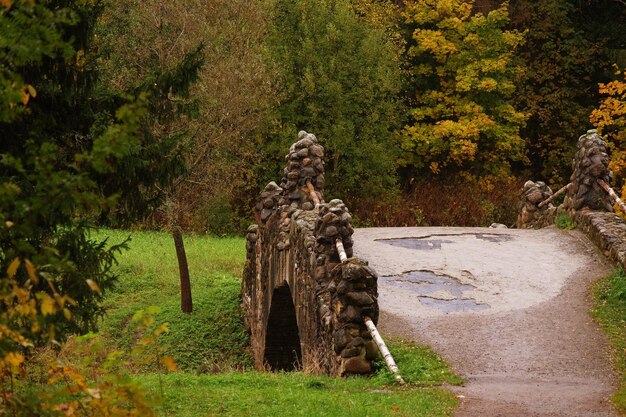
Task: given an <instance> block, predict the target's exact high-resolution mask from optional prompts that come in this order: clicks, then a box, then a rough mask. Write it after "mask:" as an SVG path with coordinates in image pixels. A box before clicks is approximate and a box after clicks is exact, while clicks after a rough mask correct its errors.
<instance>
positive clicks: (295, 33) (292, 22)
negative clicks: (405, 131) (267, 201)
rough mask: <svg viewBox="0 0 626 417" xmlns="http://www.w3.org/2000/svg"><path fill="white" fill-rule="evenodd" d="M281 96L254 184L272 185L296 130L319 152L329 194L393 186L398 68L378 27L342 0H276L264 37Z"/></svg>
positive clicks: (392, 48)
mask: <svg viewBox="0 0 626 417" xmlns="http://www.w3.org/2000/svg"><path fill="white" fill-rule="evenodd" d="M268 44H269V49H270V53H271V59H272V62H273V63H274V64H275V66H276V71H277V72H278V82H279V87H280V91H281V101H280V105H279V106H278V107H277V111H276V115H275V119H276V120H275V122H273V123H272V125H271V132H270V133H268V136H269V137H268V139H267V140H266V141H263V142H262V143H261V144H260V148H261V150H262V152H263V154H264V160H263V161H262V163H263V164H266V165H267V166H265V167H264V166H259V168H260V169H261V170H262V171H263V172H262V173H261V175H262V176H261V179H262V180H270V179H272V180H276V179H277V178H276V177H277V176H278V175H280V172H281V170H282V165H283V164H282V161H283V159H282V156H283V155H284V154H285V153H286V152H287V150H288V149H289V145H290V144H291V143H293V142H294V141H295V140H296V138H297V132H298V131H299V130H306V131H308V132H313V133H315V135H316V136H317V137H318V139H319V140H320V142H321V144H322V145H323V146H324V148H325V161H326V172H327V181H326V184H327V187H326V188H327V190H328V193H327V194H329V195H331V196H346V195H353V196H362V195H368V194H370V193H374V192H377V193H378V192H386V191H389V190H390V189H393V188H394V186H395V182H396V181H395V158H396V149H397V146H396V142H395V139H394V134H393V131H394V129H395V128H396V127H397V125H398V124H397V122H398V116H399V112H398V103H397V101H396V99H395V94H396V93H397V92H398V91H399V82H400V79H399V78H400V77H399V71H398V69H397V66H398V65H397V63H396V62H395V61H394V46H393V45H391V44H390V43H389V42H388V41H387V40H386V39H385V35H384V32H383V31H382V30H378V29H374V28H372V27H371V26H370V25H369V24H368V23H367V22H366V21H364V20H362V19H360V18H359V17H358V16H357V15H356V14H355V13H354V11H353V10H352V8H351V6H350V2H349V1H347V0H321V1H320V0H303V1H298V2H293V1H288V0H278V1H277V2H276V4H275V8H274V14H273V21H272V27H271V32H270V35H269V39H268Z"/></svg>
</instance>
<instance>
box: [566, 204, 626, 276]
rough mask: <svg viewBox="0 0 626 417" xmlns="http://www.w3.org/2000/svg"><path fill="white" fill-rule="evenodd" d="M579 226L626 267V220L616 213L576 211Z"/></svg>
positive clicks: (594, 241) (604, 251) (610, 255)
mask: <svg viewBox="0 0 626 417" xmlns="http://www.w3.org/2000/svg"><path fill="white" fill-rule="evenodd" d="M573 218H574V220H575V221H576V223H577V225H578V227H579V228H581V229H582V230H583V231H584V232H585V234H586V235H587V236H588V237H589V239H590V240H591V241H592V242H593V243H595V244H596V246H598V248H599V249H600V250H601V251H602V252H603V253H604V254H605V255H606V256H607V257H609V258H610V259H612V260H614V261H615V262H617V263H619V264H620V265H621V266H622V267H623V268H626V221H624V219H623V218H621V217H620V216H618V215H617V214H615V213H609V212H602V211H592V210H589V209H585V210H580V211H576V212H575V213H574V215H573Z"/></svg>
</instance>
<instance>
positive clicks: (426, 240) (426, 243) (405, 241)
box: [377, 233, 513, 250]
mask: <svg viewBox="0 0 626 417" xmlns="http://www.w3.org/2000/svg"><path fill="white" fill-rule="evenodd" d="M436 236H437V237H445V236H454V237H457V236H473V237H475V238H476V239H479V240H484V241H487V242H494V243H500V242H509V241H511V240H513V236H512V235H507V234H501V233H460V234H450V235H436ZM433 237H435V235H431V236H422V237H405V238H398V239H377V241H378V242H382V243H386V244H388V245H391V246H396V247H399V248H405V249H417V250H431V249H441V245H442V244H443V243H446V244H449V243H455V242H454V241H452V240H446V239H431V238H433Z"/></svg>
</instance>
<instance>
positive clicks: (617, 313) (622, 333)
mask: <svg viewBox="0 0 626 417" xmlns="http://www.w3.org/2000/svg"><path fill="white" fill-rule="evenodd" d="M594 295H595V304H596V306H595V308H594V309H593V311H592V314H593V317H594V318H595V319H596V320H597V321H598V322H599V323H600V326H602V329H603V330H604V331H605V332H606V334H607V335H608V337H609V340H610V343H611V347H612V350H613V359H614V363H615V365H616V367H617V369H618V372H619V373H620V375H621V377H620V387H619V389H618V390H617V392H616V393H615V395H614V396H613V402H614V403H615V405H616V407H617V409H618V410H620V411H621V413H622V414H623V415H626V275H625V274H624V271H623V270H622V269H618V270H616V271H615V272H613V274H611V275H610V276H608V277H606V278H603V279H601V280H599V281H597V282H596V284H595V286H594Z"/></svg>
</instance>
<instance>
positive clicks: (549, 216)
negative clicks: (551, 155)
mask: <svg viewBox="0 0 626 417" xmlns="http://www.w3.org/2000/svg"><path fill="white" fill-rule="evenodd" d="M520 195H521V201H520V203H519V204H518V205H517V212H518V215H517V223H516V226H517V228H518V229H540V228H542V227H546V226H549V225H551V224H553V223H554V217H555V215H556V207H554V206H553V205H552V204H551V203H550V204H546V205H545V206H543V207H541V208H540V207H539V204H540V203H541V202H543V201H544V200H547V199H548V198H549V197H550V196H551V195H552V190H551V189H550V187H548V186H547V185H546V183H544V182H543V181H537V182H533V181H526V183H525V184H524V187H523V188H522V189H521V190H520Z"/></svg>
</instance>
